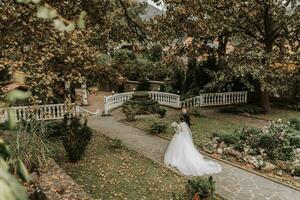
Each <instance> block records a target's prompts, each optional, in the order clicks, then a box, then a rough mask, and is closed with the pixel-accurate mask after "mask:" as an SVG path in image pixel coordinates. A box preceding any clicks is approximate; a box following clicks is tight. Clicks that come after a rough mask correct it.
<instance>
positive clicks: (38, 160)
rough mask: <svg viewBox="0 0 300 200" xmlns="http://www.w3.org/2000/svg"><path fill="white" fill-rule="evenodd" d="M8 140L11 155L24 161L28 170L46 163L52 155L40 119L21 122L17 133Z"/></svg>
mask: <svg viewBox="0 0 300 200" xmlns="http://www.w3.org/2000/svg"><path fill="white" fill-rule="evenodd" d="M8 142H9V145H10V146H11V150H12V151H11V157H12V158H13V159H17V158H20V159H21V160H22V161H24V164H25V166H26V168H27V169H28V170H29V171H33V170H34V169H36V168H39V167H42V166H44V165H46V164H47V161H48V158H49V157H51V155H52V152H51V148H50V145H49V144H50V143H49V141H48V139H47V137H46V133H45V129H44V124H43V122H41V121H34V120H31V121H30V122H27V123H26V124H21V125H20V126H19V130H18V131H17V133H16V134H14V135H12V136H11V138H10V140H9V141H8Z"/></svg>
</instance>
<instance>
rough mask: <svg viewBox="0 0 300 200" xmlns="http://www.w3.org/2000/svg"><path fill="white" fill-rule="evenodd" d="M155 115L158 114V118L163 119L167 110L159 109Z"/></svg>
mask: <svg viewBox="0 0 300 200" xmlns="http://www.w3.org/2000/svg"><path fill="white" fill-rule="evenodd" d="M157 113H158V114H159V116H160V118H164V117H165V116H166V113H167V110H166V109H165V108H160V109H159V110H158V111H157Z"/></svg>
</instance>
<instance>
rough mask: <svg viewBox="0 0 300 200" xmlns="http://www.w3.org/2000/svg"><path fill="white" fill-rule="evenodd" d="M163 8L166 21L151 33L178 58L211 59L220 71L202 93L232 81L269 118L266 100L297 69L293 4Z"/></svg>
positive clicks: (194, 3)
mask: <svg viewBox="0 0 300 200" xmlns="http://www.w3.org/2000/svg"><path fill="white" fill-rule="evenodd" d="M164 2H165V7H166V15H165V16H162V17H160V18H158V19H157V22H158V23H160V24H161V26H159V27H158V28H156V30H157V34H156V35H155V36H157V39H158V38H161V40H164V41H168V42H165V44H169V45H174V41H176V44H177V45H176V46H177V48H176V51H177V52H178V55H186V56H188V57H199V56H201V55H203V54H204V53H208V54H210V55H212V54H213V55H216V57H218V64H219V65H221V66H223V69H222V70H221V71H219V72H217V73H212V76H213V77H214V79H215V81H213V82H212V83H211V84H209V85H208V86H207V87H214V86H216V85H217V84H218V82H222V81H225V79H227V78H228V77H231V78H228V79H227V80H232V78H233V77H237V78H239V79H241V82H244V83H245V85H247V86H249V87H250V89H253V88H256V89H257V90H259V91H260V96H261V105H262V107H263V109H264V110H265V112H268V111H269V109H270V101H269V94H270V93H271V92H276V90H278V88H280V86H282V84H280V83H279V81H280V80H283V79H285V78H286V77H288V76H289V75H291V74H292V73H293V72H294V71H295V70H294V69H295V68H296V67H299V60H298V56H297V55H298V54H299V51H298V49H299V45H300V41H299V38H300V37H299V30H300V29H299V28H300V26H299V23H298V22H299V20H300V10H299V9H300V8H299V6H297V4H296V1H272V0H250V1H238V0H229V1H217V0H209V1H199V0H187V1H175V2H174V1H171V0H165V1H164ZM158 23H156V24H158ZM161 35H163V36H161ZM214 40H216V41H217V45H215V44H214V43H213V42H212V41H214ZM183 41H184V42H183ZM229 46H230V47H231V48H229ZM249 77H250V78H249Z"/></svg>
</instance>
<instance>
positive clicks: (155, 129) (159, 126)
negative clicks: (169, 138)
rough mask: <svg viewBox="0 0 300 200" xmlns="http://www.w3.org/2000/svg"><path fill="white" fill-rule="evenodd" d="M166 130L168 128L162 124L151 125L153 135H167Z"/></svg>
mask: <svg viewBox="0 0 300 200" xmlns="http://www.w3.org/2000/svg"><path fill="white" fill-rule="evenodd" d="M166 130H167V126H166V125H165V124H164V123H162V122H154V123H153V124H152V125H151V133H153V134H159V133H165V132H166Z"/></svg>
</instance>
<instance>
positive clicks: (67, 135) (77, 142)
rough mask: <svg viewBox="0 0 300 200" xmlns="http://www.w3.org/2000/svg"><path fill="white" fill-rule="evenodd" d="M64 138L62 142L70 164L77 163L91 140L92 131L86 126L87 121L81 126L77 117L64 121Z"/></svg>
mask: <svg viewBox="0 0 300 200" xmlns="http://www.w3.org/2000/svg"><path fill="white" fill-rule="evenodd" d="M63 131H64V136H63V137H62V142H63V145H64V147H65V150H66V152H67V155H68V157H69V160H70V161H71V162H77V161H79V160H80V159H81V158H82V156H83V154H84V152H85V150H86V147H87V145H88V143H89V141H90V140H91V136H92V129H90V128H89V127H88V126H87V121H85V123H84V124H81V122H80V119H79V118H77V117H72V118H69V119H67V118H65V119H64V130H63Z"/></svg>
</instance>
